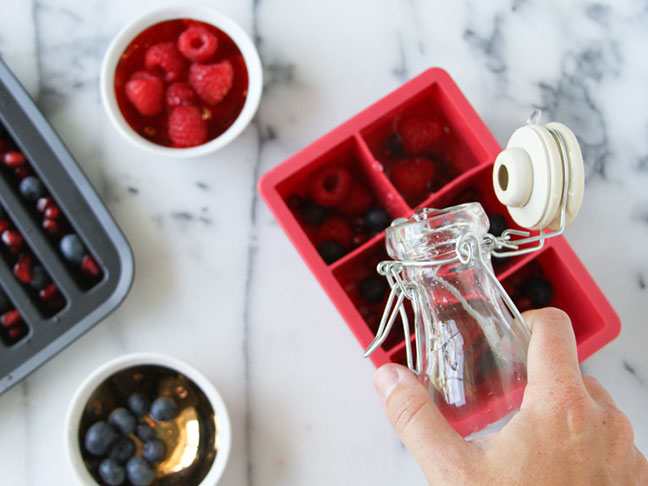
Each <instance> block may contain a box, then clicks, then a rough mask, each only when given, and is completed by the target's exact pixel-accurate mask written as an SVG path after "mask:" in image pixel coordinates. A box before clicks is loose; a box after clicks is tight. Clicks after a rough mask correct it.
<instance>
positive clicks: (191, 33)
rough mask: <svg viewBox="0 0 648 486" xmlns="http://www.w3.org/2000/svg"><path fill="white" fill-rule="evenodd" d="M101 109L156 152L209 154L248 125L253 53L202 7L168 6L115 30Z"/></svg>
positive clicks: (256, 85) (254, 98) (255, 87)
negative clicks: (116, 32) (118, 30)
mask: <svg viewBox="0 0 648 486" xmlns="http://www.w3.org/2000/svg"><path fill="white" fill-rule="evenodd" d="M100 83H101V87H100V91H101V98H102V102H103V105H104V108H105V110H106V112H107V114H108V117H109V119H110V120H111V122H112V123H113V125H114V126H115V127H116V128H117V130H118V131H119V132H120V133H121V134H122V135H124V136H125V137H126V138H127V139H128V140H130V141H131V142H132V143H134V144H135V145H137V146H138V147H141V148H144V149H146V150H148V151H151V152H154V153H155V154H158V155H165V156H171V157H195V156H202V155H205V154H208V153H212V152H214V151H216V150H218V149H220V148H222V147H224V146H225V145H227V144H228V143H229V142H231V141H232V140H234V139H235V138H236V137H237V136H238V135H239V134H240V133H241V132H243V130H245V128H246V127H247V126H248V124H249V123H250V121H251V120H252V118H253V117H254V114H255V113H256V110H257V108H258V106H259V101H260V99H261V91H262V87H263V71H262V67H261V60H260V58H259V54H258V52H257V50H256V48H255V46H254V43H253V42H252V40H251V39H250V37H249V36H248V35H247V34H246V33H245V31H244V30H243V29H242V28H241V27H240V26H239V25H238V24H237V23H236V22H234V21H233V20H232V19H231V18H229V17H227V16H226V15H224V14H223V13H221V12H218V11H216V10H213V9H211V8H209V7H204V6H198V5H182V6H168V7H162V8H157V9H155V10H153V11H150V12H148V13H145V14H144V15H141V16H140V17H138V18H137V19H135V20H134V21H133V22H131V23H130V24H128V25H127V26H126V27H124V28H123V29H122V31H121V32H119V33H118V34H117V36H116V37H115V39H114V40H113V42H112V43H111V45H110V47H109V48H108V51H107V52H106V55H105V56H104V60H103V65H102V68H101V76H100Z"/></svg>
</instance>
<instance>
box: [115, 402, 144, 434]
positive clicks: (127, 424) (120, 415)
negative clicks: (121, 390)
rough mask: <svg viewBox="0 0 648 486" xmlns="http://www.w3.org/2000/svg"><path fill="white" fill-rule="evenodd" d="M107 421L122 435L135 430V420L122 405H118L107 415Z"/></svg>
mask: <svg viewBox="0 0 648 486" xmlns="http://www.w3.org/2000/svg"><path fill="white" fill-rule="evenodd" d="M108 423H109V424H110V425H112V426H113V427H114V428H115V430H117V431H118V432H119V433H120V434H122V435H130V434H132V433H133V432H135V425H137V420H135V417H134V416H133V414H132V413H130V412H129V411H128V410H126V409H125V408H124V407H118V408H116V409H115V410H113V411H112V412H110V415H109V416H108Z"/></svg>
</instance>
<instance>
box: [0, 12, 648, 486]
mask: <svg viewBox="0 0 648 486" xmlns="http://www.w3.org/2000/svg"><path fill="white" fill-rule="evenodd" d="M157 3H158V2H156V1H155V0H147V1H143V0H142V1H133V0H111V1H110V2H106V1H104V0H88V1H86V2H78V1H74V0H23V1H20V2H9V1H4V2H3V5H2V7H1V8H0V10H1V14H0V54H1V55H2V56H3V58H4V59H5V60H6V62H7V63H8V65H9V66H10V67H11V68H12V69H13V70H14V72H15V73H16V75H17V76H18V77H19V79H20V80H21V81H22V82H23V83H24V85H25V86H26V88H27V89H28V90H29V91H30V93H31V94H32V95H33V96H34V98H35V100H36V102H37V103H38V105H39V106H40V108H41V109H42V110H43V112H44V113H45V115H46V117H47V118H48V119H49V120H50V122H51V123H52V124H53V125H54V127H55V128H56V130H57V131H58V132H59V134H60V135H61V137H62V138H63V140H64V141H65V143H66V144H67V145H68V147H69V148H70V150H71V152H72V153H73V154H74V155H75V157H76V158H77V160H78V162H79V164H80V165H81V167H82V168H83V169H84V170H85V172H86V173H87V175H88V177H89V178H90V180H91V181H92V183H93V184H94V186H95V187H96V189H97V191H98V192H99V193H100V195H101V196H102V197H103V199H104V201H105V202H106V204H107V206H108V207H109V208H110V210H111V211H112V213H113V214H114V216H115V218H116V220H117V222H118V223H119V225H120V226H121V227H122V229H123V231H124V232H125V234H126V236H127V238H128V239H129V241H130V243H131V245H132V248H133V251H134V255H135V261H136V268H137V270H136V271H137V273H136V278H135V281H134V285H133V288H132V290H131V292H130V295H129V296H128V298H127V299H126V301H125V302H124V303H123V305H122V306H121V307H120V308H119V309H118V310H117V311H116V312H115V313H114V314H113V315H111V316H110V317H109V318H107V319H106V320H105V321H104V322H102V323H100V324H99V325H97V326H96V327H95V328H93V329H92V330H91V331H90V332H88V333H87V334H85V335H84V336H83V337H81V338H80V339H79V340H78V341H76V342H75V343H73V344H72V345H71V346H70V347H68V348H67V349H66V350H64V351H63V352H62V353H60V354H59V355H58V356H56V357H55V358H54V359H52V360H51V361H49V362H48V363H47V364H46V365H45V366H43V367H42V368H40V369H39V370H38V371H36V372H35V373H33V374H32V375H31V376H29V377H28V378H27V379H26V380H24V381H23V382H21V383H20V384H19V385H17V386H15V387H14V388H12V389H11V390H9V391H8V392H7V393H5V394H4V395H2V396H0V471H2V478H3V479H2V481H1V482H2V484H11V485H12V486H32V485H44V484H47V485H49V486H57V485H61V486H63V485H66V486H69V485H71V484H74V479H73V476H72V473H71V470H70V469H69V467H68V465H67V461H66V457H65V454H64V449H63V422H64V415H65V411H66V408H67V406H68V403H69V401H70V398H71V395H72V393H73V391H74V390H75V388H76V387H77V385H78V384H79V382H80V381H81V380H82V379H83V378H84V377H85V376H86V375H87V374H88V373H89V372H90V371H91V370H93V369H94V368H95V367H97V366H98V365H100V364H102V363H103V362H105V361H107V360H109V359H111V358H113V357H116V356H119V355H122V354H125V353H128V352H132V351H158V352H163V353H169V354H171V355H174V356H177V357H180V358H182V359H184V360H186V361H188V362H189V363H190V364H192V365H194V366H196V367H198V368H199V369H200V370H202V371H203V372H204V373H205V374H206V375H207V376H208V377H209V378H210V379H211V380H212V381H213V382H214V383H215V384H216V386H217V387H218V389H219V390H220V391H221V392H222V395H223V396H224V398H225V400H226V402H227V404H228V406H229V408H230V411H231V415H232V419H233V427H234V436H235V439H234V446H233V451H232V456H231V460H230V463H229V466H228V468H227V471H226V473H225V476H224V478H223V480H222V482H221V483H222V484H223V485H237V486H238V485H266V484H269V485H303V484H308V485H309V486H316V485H330V484H373V485H388V484H424V479H423V477H422V475H421V473H420V472H419V471H418V469H417V466H416V464H415V463H414V461H413V460H412V459H411V458H410V457H409V454H408V452H407V451H406V450H405V449H404V447H403V446H402V445H401V443H400V441H399V440H398V438H397V437H396V436H395V435H394V433H393V432H392V430H391V428H390V426H389V424H388V423H387V420H386V419H385V418H384V416H383V413H382V410H381V408H380V405H379V403H378V400H377V399H376V398H375V396H374V391H373V385H372V382H371V376H372V372H373V366H372V365H371V363H370V362H369V361H368V360H364V359H363V358H362V353H361V348H360V346H359V345H358V344H357V342H356V341H355V339H354V338H353V336H352V334H351V332H350V331H349V330H348V328H347V326H346V325H345V323H344V322H343V320H342V319H341V317H340V316H339V315H338V313H337V312H336V310H335V309H334V307H333V305H332V304H331V302H330V301H329V299H328V298H327V296H326V295H325V293H324V292H323V291H322V289H321V288H320V287H319V285H318V284H317V282H316V281H315V279H314V278H313V277H312V275H311V273H310V272H309V270H308V269H307V268H306V265H305V264H304V263H303V262H302V260H301V259H300V257H299V256H298V254H297V253H296V251H295V250H294V249H293V247H292V245H291V244H290V242H289V241H288V239H287V238H286V236H285V235H284V233H283V232H282V230H281V229H280V228H279V226H278V225H277V224H276V222H275V221H274V219H273V218H272V216H271V215H270V212H269V211H268V209H267V208H266V207H265V205H264V204H263V202H262V201H261V200H260V199H259V197H258V195H257V194H256V191H255V185H256V181H257V179H258V177H259V176H260V174H262V173H264V172H265V171H267V170H269V169H270V168H272V167H274V166H276V165H277V164H279V163H280V162H281V161H283V160H284V159H285V158H287V157H288V156H290V155H291V154H293V153H294V152H296V151H297V150H298V149H300V148H302V147H304V146H305V145H307V144H309V143H310V142H311V141H313V140H315V139H316V138H318V137H319V136H320V135H322V134H324V133H326V132H327V131H329V130H330V129H331V128H333V127H335V126H336V125H338V124H339V123H340V122H342V121H344V120H346V119H348V118H349V117H350V116H352V115H354V114H355V113H357V112H358V111H360V110H361V109H363V108H365V107H366V106H368V105H369V104H370V103H372V102H373V101H375V100H377V99H379V98H380V97H382V96H383V95H385V94H387V93H388V92H390V91H392V90H393V89H394V88H396V87H398V86H399V85H400V84H401V83H403V82H404V81H406V80H407V79H409V78H411V77H413V76H415V75H416V74H418V73H419V72H421V71H423V70H424V69H426V68H428V67H430V66H441V67H443V68H444V69H446V70H447V71H448V72H449V73H450V75H451V76H452V77H453V78H454V80H455V81H456V82H457V84H458V85H459V87H460V88H461V90H462V91H463V92H464V94H465V95H466V96H467V97H468V99H469V100H470V102H471V103H472V104H473V105H474V107H475V109H476V110H477V112H478V113H479V114H480V115H481V116H482V118H483V119H484V121H485V122H486V124H487V125H488V126H489V127H490V129H491V130H492V132H493V133H494V134H495V136H496V138H497V139H498V140H499V141H500V143H502V144H504V143H505V142H506V140H507V139H508V136H509V135H510V133H512V131H513V130H514V129H515V128H517V127H518V125H520V124H521V123H523V122H524V120H526V117H527V115H528V114H529V112H530V110H531V107H533V106H540V107H542V108H544V110H545V117H546V119H554V120H558V121H562V122H564V123H566V124H567V125H569V126H570V127H571V128H572V129H573V130H574V131H575V132H576V133H577V134H578V135H579V136H580V137H581V139H582V140H583V141H584V147H583V148H584V153H585V158H586V164H587V188H586V191H587V192H586V196H585V202H584V206H583V209H582V212H581V215H580V216H579V218H578V219H577V221H576V222H575V223H574V224H573V225H572V226H571V227H570V228H569V229H568V231H567V235H566V236H567V239H568V240H569V242H570V243H571V244H572V246H573V247H574V249H575V250H576V252H577V253H578V254H579V256H580V258H581V259H582V261H583V262H584V263H585V265H586V266H587V268H588V269H589V271H590V273H591V274H592V275H593V277H594V278H595V279H596V281H597V282H598V284H599V285H600V287H601V288H602V290H603V292H604V293H605V294H606V295H607V297H608V298H609V300H610V301H611V303H612V305H613V306H614V307H615V309H616V310H617V312H618V313H619V315H620V316H621V319H622V322H623V329H622V332H621V335H620V337H619V338H618V339H616V340H615V341H614V342H612V343H611V344H610V345H608V346H606V347H605V348H604V349H602V350H600V351H599V352H597V353H596V354H595V355H594V356H592V357H591V358H590V359H588V360H587V361H586V362H585V363H584V365H583V368H584V370H585V371H587V372H588V373H591V374H593V375H594V376H596V377H597V378H598V379H599V380H600V381H601V382H602V383H603V384H604V385H605V386H606V387H607V388H608V389H609V390H610V391H611V393H612V395H613V396H614V398H615V400H616V401H617V403H618V405H619V406H620V408H621V409H622V410H623V411H624V412H626V413H627V414H628V415H629V416H630V418H631V420H632V422H633V424H634V426H635V432H636V443H637V445H638V447H639V448H640V449H641V450H642V451H643V452H644V453H648V419H647V418H646V412H645V411H646V410H647V409H648V388H647V383H648V353H646V346H647V345H648V322H646V316H647V315H648V288H647V283H648V258H646V253H645V251H646V247H647V243H648V191H646V188H647V187H648V111H647V110H646V108H645V107H646V106H648V89H647V87H648V63H645V62H644V61H643V59H644V57H645V51H646V47H648V9H646V6H645V4H644V3H641V2H632V1H630V0H618V1H614V2H612V1H611V0H608V1H602V2H598V3H589V2H586V1H573V2H558V1H553V2H540V1H539V0H501V1H492V2H477V1H468V0H467V1H462V2H440V1H422V0H410V1H407V2H396V1H395V0H394V1H389V0H380V1H376V0H362V1H354V2H349V1H342V0H331V1H327V2H316V1H308V2H306V1H288V0H272V1H270V0H248V1H241V0H221V1H219V2H215V1H214V2H211V4H213V5H214V6H216V7H217V8H219V9H221V10H223V11H224V12H226V13H228V14H229V15H231V16H232V17H234V18H235V19H236V20H237V21H238V22H239V23H240V24H241V25H242V26H243V27H244V28H245V29H246V30H247V31H248V32H249V33H250V34H251V35H252V36H253V37H254V39H255V41H256V42H257V45H258V48H259V50H260V54H261V57H262V60H263V63H264V66H265V73H266V86H265V91H264V95H263V98H262V102H261V106H260V109H259V112H258V115H257V117H256V119H255V122H254V123H253V124H252V125H251V126H250V127H249V128H248V129H247V130H246V131H245V132H244V134H243V135H242V136H241V137H240V138H239V139H237V140H236V141H235V142H234V143H232V144H231V145H230V146H228V147H227V148H226V149H224V150H222V151H221V152H219V153H217V154H216V155H214V156H211V157H207V158H205V159H204V160H194V161H187V160H160V159H158V158H156V157H153V156H150V155H148V154H145V153H141V152H139V151H137V150H134V149H133V148H132V147H131V146H130V145H129V144H128V143H127V142H126V141H124V140H123V139H122V138H121V136H120V135H119V134H118V133H117V132H116V131H115V129H114V128H113V127H112V126H111V125H110V124H109V122H108V119H107V117H106V116H105V114H104V112H103V110H102V108H101V106H100V101H99V93H98V72H99V66H100V63H101V58H102V55H103V53H104V51H105V49H106V47H107V45H108V43H109V41H110V39H111V37H112V36H113V35H114V34H115V33H116V32H117V31H118V30H119V29H120V28H121V26H123V25H124V24H125V23H126V22H128V21H129V20H130V19H131V18H132V17H133V15H135V14H137V13H139V12H141V11H143V10H145V9H148V8H151V7H154V6H156V4H157Z"/></svg>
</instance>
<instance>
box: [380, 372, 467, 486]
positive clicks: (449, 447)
mask: <svg viewBox="0 0 648 486" xmlns="http://www.w3.org/2000/svg"><path fill="white" fill-rule="evenodd" d="M374 385H375V386H376V393H377V394H378V396H379V398H380V400H381V401H382V403H383V406H384V407H385V412H386V413H387V417H388V418H389V421H390V422H391V424H392V426H393V427H394V430H395V431H396V433H397V434H398V436H399V437H400V438H401V440H402V441H403V443H404V444H405V446H406V447H407V448H408V449H409V451H410V452H411V454H412V455H413V456H414V459H416V461H417V462H418V463H419V466H421V469H422V470H423V473H424V474H425V476H426V477H427V478H428V480H429V481H430V482H434V481H448V480H450V479H451V478H453V479H456V476H457V474H458V472H459V471H461V470H463V469H464V468H465V466H466V464H470V461H469V457H468V456H469V455H470V454H471V451H472V447H471V446H470V445H469V444H468V443H467V442H466V441H465V440H464V439H463V437H461V436H460V435H459V434H458V433H457V432H456V431H455V430H454V429H453V428H452V427H451V426H450V424H449V423H448V422H447V421H446V419H445V418H444V417H443V415H441V412H440V411H439V409H438V408H437V407H436V405H435V404H434V402H433V401H432V398H431V397H430V394H429V393H428V391H427V390H426V389H425V387H424V386H423V384H422V383H421V382H420V381H419V380H418V378H417V377H416V376H415V375H414V374H413V373H412V372H411V371H410V370H409V369H407V368H405V367H404V366H400V365H396V364H386V365H384V366H382V367H381V368H379V369H378V370H377V371H376V373H375V375H374ZM443 484H445V483H443Z"/></svg>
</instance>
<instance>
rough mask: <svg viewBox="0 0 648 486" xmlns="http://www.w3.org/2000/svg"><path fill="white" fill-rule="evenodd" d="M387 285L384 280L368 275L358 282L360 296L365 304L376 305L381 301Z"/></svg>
mask: <svg viewBox="0 0 648 486" xmlns="http://www.w3.org/2000/svg"><path fill="white" fill-rule="evenodd" d="M388 288H389V285H387V282H386V281H385V279H384V278H382V277H379V276H378V275H370V276H369V277H367V278H365V279H363V280H362V281H361V282H360V287H359V290H360V295H361V296H362V298H363V299H365V300H366V301H367V302H371V303H376V302H380V301H381V300H383V297H385V293H386V292H387V289H388Z"/></svg>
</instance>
